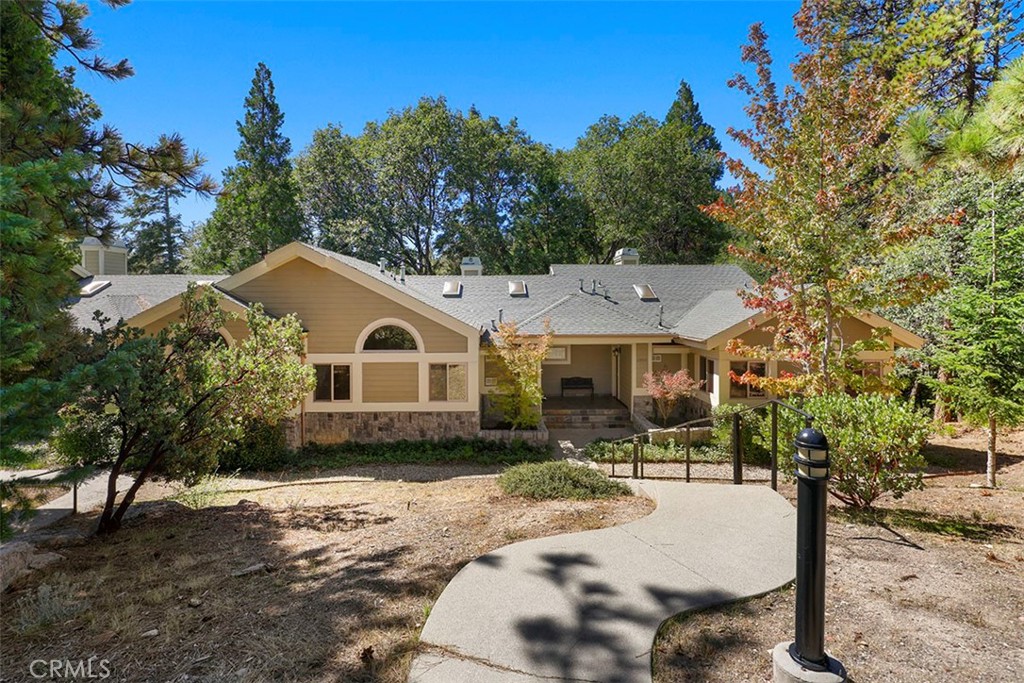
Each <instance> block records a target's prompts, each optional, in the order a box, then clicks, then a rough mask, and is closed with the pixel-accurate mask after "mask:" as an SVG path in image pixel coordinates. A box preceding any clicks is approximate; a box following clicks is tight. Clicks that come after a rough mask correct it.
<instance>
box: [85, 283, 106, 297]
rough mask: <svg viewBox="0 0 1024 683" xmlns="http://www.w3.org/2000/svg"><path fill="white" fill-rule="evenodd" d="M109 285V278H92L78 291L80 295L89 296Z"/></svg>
mask: <svg viewBox="0 0 1024 683" xmlns="http://www.w3.org/2000/svg"><path fill="white" fill-rule="evenodd" d="M109 286H110V280H93V281H92V282H90V283H89V284H87V285H86V286H85V287H82V289H81V290H80V291H79V292H78V293H79V295H80V296H83V297H90V296H94V295H96V294H99V293H100V292H102V291H103V290H104V289H106V288H107V287H109Z"/></svg>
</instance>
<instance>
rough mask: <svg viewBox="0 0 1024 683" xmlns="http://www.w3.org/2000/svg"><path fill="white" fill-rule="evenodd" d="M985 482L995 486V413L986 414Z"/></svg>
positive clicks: (990, 486) (991, 486)
mask: <svg viewBox="0 0 1024 683" xmlns="http://www.w3.org/2000/svg"><path fill="white" fill-rule="evenodd" d="M985 484H986V485H987V486H988V487H989V488H993V489H994V488H995V487H996V415H995V413H992V412H990V413H989V414H988V458H987V460H986V462H985Z"/></svg>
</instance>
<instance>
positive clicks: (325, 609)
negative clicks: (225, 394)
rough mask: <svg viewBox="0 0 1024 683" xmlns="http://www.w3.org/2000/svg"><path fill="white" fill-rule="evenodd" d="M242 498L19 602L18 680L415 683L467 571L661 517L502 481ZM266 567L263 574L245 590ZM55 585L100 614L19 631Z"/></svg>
mask: <svg viewBox="0 0 1024 683" xmlns="http://www.w3.org/2000/svg"><path fill="white" fill-rule="evenodd" d="M231 486H232V489H231V490H229V491H226V492H222V493H220V498H219V500H218V501H217V505H219V506H217V505H215V506H213V507H205V508H202V509H198V510H191V509H188V508H185V507H184V506H181V505H179V504H173V503H153V502H150V503H146V504H144V509H146V510H147V514H146V515H145V516H142V517H140V518H137V519H134V520H132V521H131V522H129V523H127V524H126V526H125V528H124V529H122V531H121V532H119V533H117V534H115V535H114V536H113V537H111V538H107V539H98V540H96V541H95V542H94V543H91V544H89V545H87V546H83V547H78V548H69V549H66V550H65V551H62V552H64V553H65V554H67V556H68V559H67V561H65V562H61V563H58V565H56V566H55V568H53V569H52V570H43V571H41V572H38V573H36V574H35V575H33V576H31V577H29V578H28V579H26V580H25V581H23V582H22V583H20V584H18V585H16V586H14V589H13V590H12V591H10V592H8V593H7V594H5V595H4V596H3V602H4V607H5V609H4V610H3V615H2V628H3V631H2V641H3V647H2V670H3V671H4V672H5V675H11V676H14V679H17V678H18V676H20V674H18V672H27V670H28V669H27V666H28V663H29V662H30V661H31V660H32V659H37V658H41V659H51V658H57V659H78V658H88V657H90V656H94V655H95V656H99V657H101V658H105V659H107V660H109V661H110V668H111V670H112V671H113V673H114V676H115V679H121V680H129V681H136V680H160V681H185V680H188V681H266V680H281V681H404V679H405V674H406V671H407V667H408V662H409V660H410V656H411V653H412V652H413V650H414V649H415V647H416V644H417V637H418V633H419V630H420V628H421V627H422V625H423V622H424V620H425V618H426V616H427V615H428V614H429V610H430V606H431V605H432V604H433V602H434V600H435V599H436V598H437V596H438V595H439V594H440V592H441V590H442V589H443V588H444V586H445V585H446V584H447V582H448V581H449V580H450V579H451V577H452V576H454V574H455V573H456V572H457V571H458V570H459V569H460V568H461V567H462V566H463V565H464V564H466V563H467V562H468V561H470V560H472V559H473V558H475V557H477V556H478V555H480V554H482V553H485V552H488V551H490V550H492V549H494V548H497V547H500V546H502V545H506V544H508V543H511V542H513V541H517V540H522V539H527V538H535V537H538V536H543V535H549V534H556V533H562V532H567V531H576V530H582V529H591V528H598V527H603V526H609V525H613V524H620V523H623V522H625V521H629V520H631V519H635V518H638V517H641V516H643V515H644V514H647V513H648V512H649V511H650V509H651V506H652V505H651V503H650V501H646V500H644V499H641V498H625V499H614V500H607V501H577V502H567V501H547V502H527V501H524V500H521V499H516V498H511V497H508V496H505V495H503V494H501V492H500V491H499V490H498V488H497V487H496V486H495V484H494V482H493V479H491V478H478V479H456V480H450V481H441V482H425V483H411V482H402V481H376V482H368V481H347V482H341V481H330V480H323V481H321V482H316V481H313V482H308V481H307V482H303V483H290V482H287V481H259V480H235V481H232V482H231ZM242 498H244V499H247V500H248V501H251V502H246V503H238V501H239V500H240V499H242ZM228 503H233V504H230V505H228ZM91 521H92V520H89V519H86V518H81V519H79V520H77V522H76V523H79V524H89V523H91ZM257 564H265V565H266V568H265V569H260V570H259V571H255V572H253V573H251V574H248V575H246V576H240V577H239V576H233V575H232V574H233V572H236V571H238V570H241V569H244V568H247V567H251V566H253V565H257ZM58 575H60V577H61V580H62V581H64V582H65V584H66V585H73V586H75V589H76V591H77V593H78V594H77V599H78V600H80V604H84V605H87V608H85V609H83V610H82V611H80V612H78V613H76V614H72V615H70V616H67V617H66V618H61V619H56V620H53V621H51V622H50V623H47V624H42V625H39V626H37V627H36V628H34V629H30V630H19V629H18V628H17V624H18V614H17V610H16V609H9V608H8V607H10V606H11V605H13V604H14V603H15V602H16V601H18V600H19V599H22V598H24V597H26V596H33V595H36V594H37V593H38V589H39V586H40V585H43V584H47V583H53V581H54V578H55V577H57V576H58ZM153 629H155V630H156V631H157V634H156V635H150V636H144V635H143V634H146V633H147V632H150V631H152V630H153ZM15 674H18V675H15Z"/></svg>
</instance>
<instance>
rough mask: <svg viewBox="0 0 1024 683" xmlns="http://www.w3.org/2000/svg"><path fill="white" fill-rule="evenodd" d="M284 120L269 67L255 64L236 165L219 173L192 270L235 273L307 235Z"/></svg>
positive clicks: (240, 131) (239, 130)
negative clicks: (214, 203)
mask: <svg viewBox="0 0 1024 683" xmlns="http://www.w3.org/2000/svg"><path fill="white" fill-rule="evenodd" d="M283 124H284V114H282V113H281V108H280V107H279V106H278V104H277V98H276V97H275V95H274V81H273V80H272V78H271V73H270V69H269V68H267V65H266V64H264V63H263V62H260V63H259V64H258V65H257V66H256V75H255V76H253V79H252V87H251V88H250V90H249V94H248V96H247V97H246V98H245V117H244V119H243V120H242V121H238V122H237V127H238V134H239V135H240V136H241V142H240V143H239V145H238V149H236V150H235V160H236V161H237V162H238V163H237V164H236V165H235V166H232V167H230V168H228V169H227V170H226V171H224V183H223V184H224V190H223V192H222V193H221V195H220V196H219V197H218V198H217V206H216V208H215V209H214V211H213V214H212V215H211V216H210V219H209V221H207V222H206V224H204V225H203V226H202V227H201V228H200V234H199V238H198V241H197V244H196V251H195V253H194V254H193V255H192V259H191V260H192V263H193V267H194V268H199V269H201V270H209V271H226V272H237V271H239V270H242V269H243V268H246V267H248V266H250V265H252V264H253V263H255V262H257V261H258V260H260V258H262V257H263V256H265V255H266V254H267V253H269V252H271V251H273V250H274V249H276V248H278V247H280V246H282V245H285V244H288V243H289V242H292V241H294V240H302V239H306V238H307V236H308V235H307V232H306V231H305V230H304V228H303V222H302V213H301V212H300V210H299V205H298V202H297V200H296V197H297V191H296V186H295V182H294V179H293V178H292V163H291V160H290V159H289V157H288V155H289V154H291V150H292V145H291V142H290V141H289V140H288V138H287V137H285V135H284V134H283V133H282V132H281V126H282V125H283Z"/></svg>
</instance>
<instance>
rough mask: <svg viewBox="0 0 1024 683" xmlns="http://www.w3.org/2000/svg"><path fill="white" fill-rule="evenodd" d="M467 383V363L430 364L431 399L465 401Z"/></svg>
mask: <svg viewBox="0 0 1024 683" xmlns="http://www.w3.org/2000/svg"><path fill="white" fill-rule="evenodd" d="M467 385H468V382H467V379H466V364H465V363H431V364H430V400H431V401H465V400H466V389H467Z"/></svg>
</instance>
